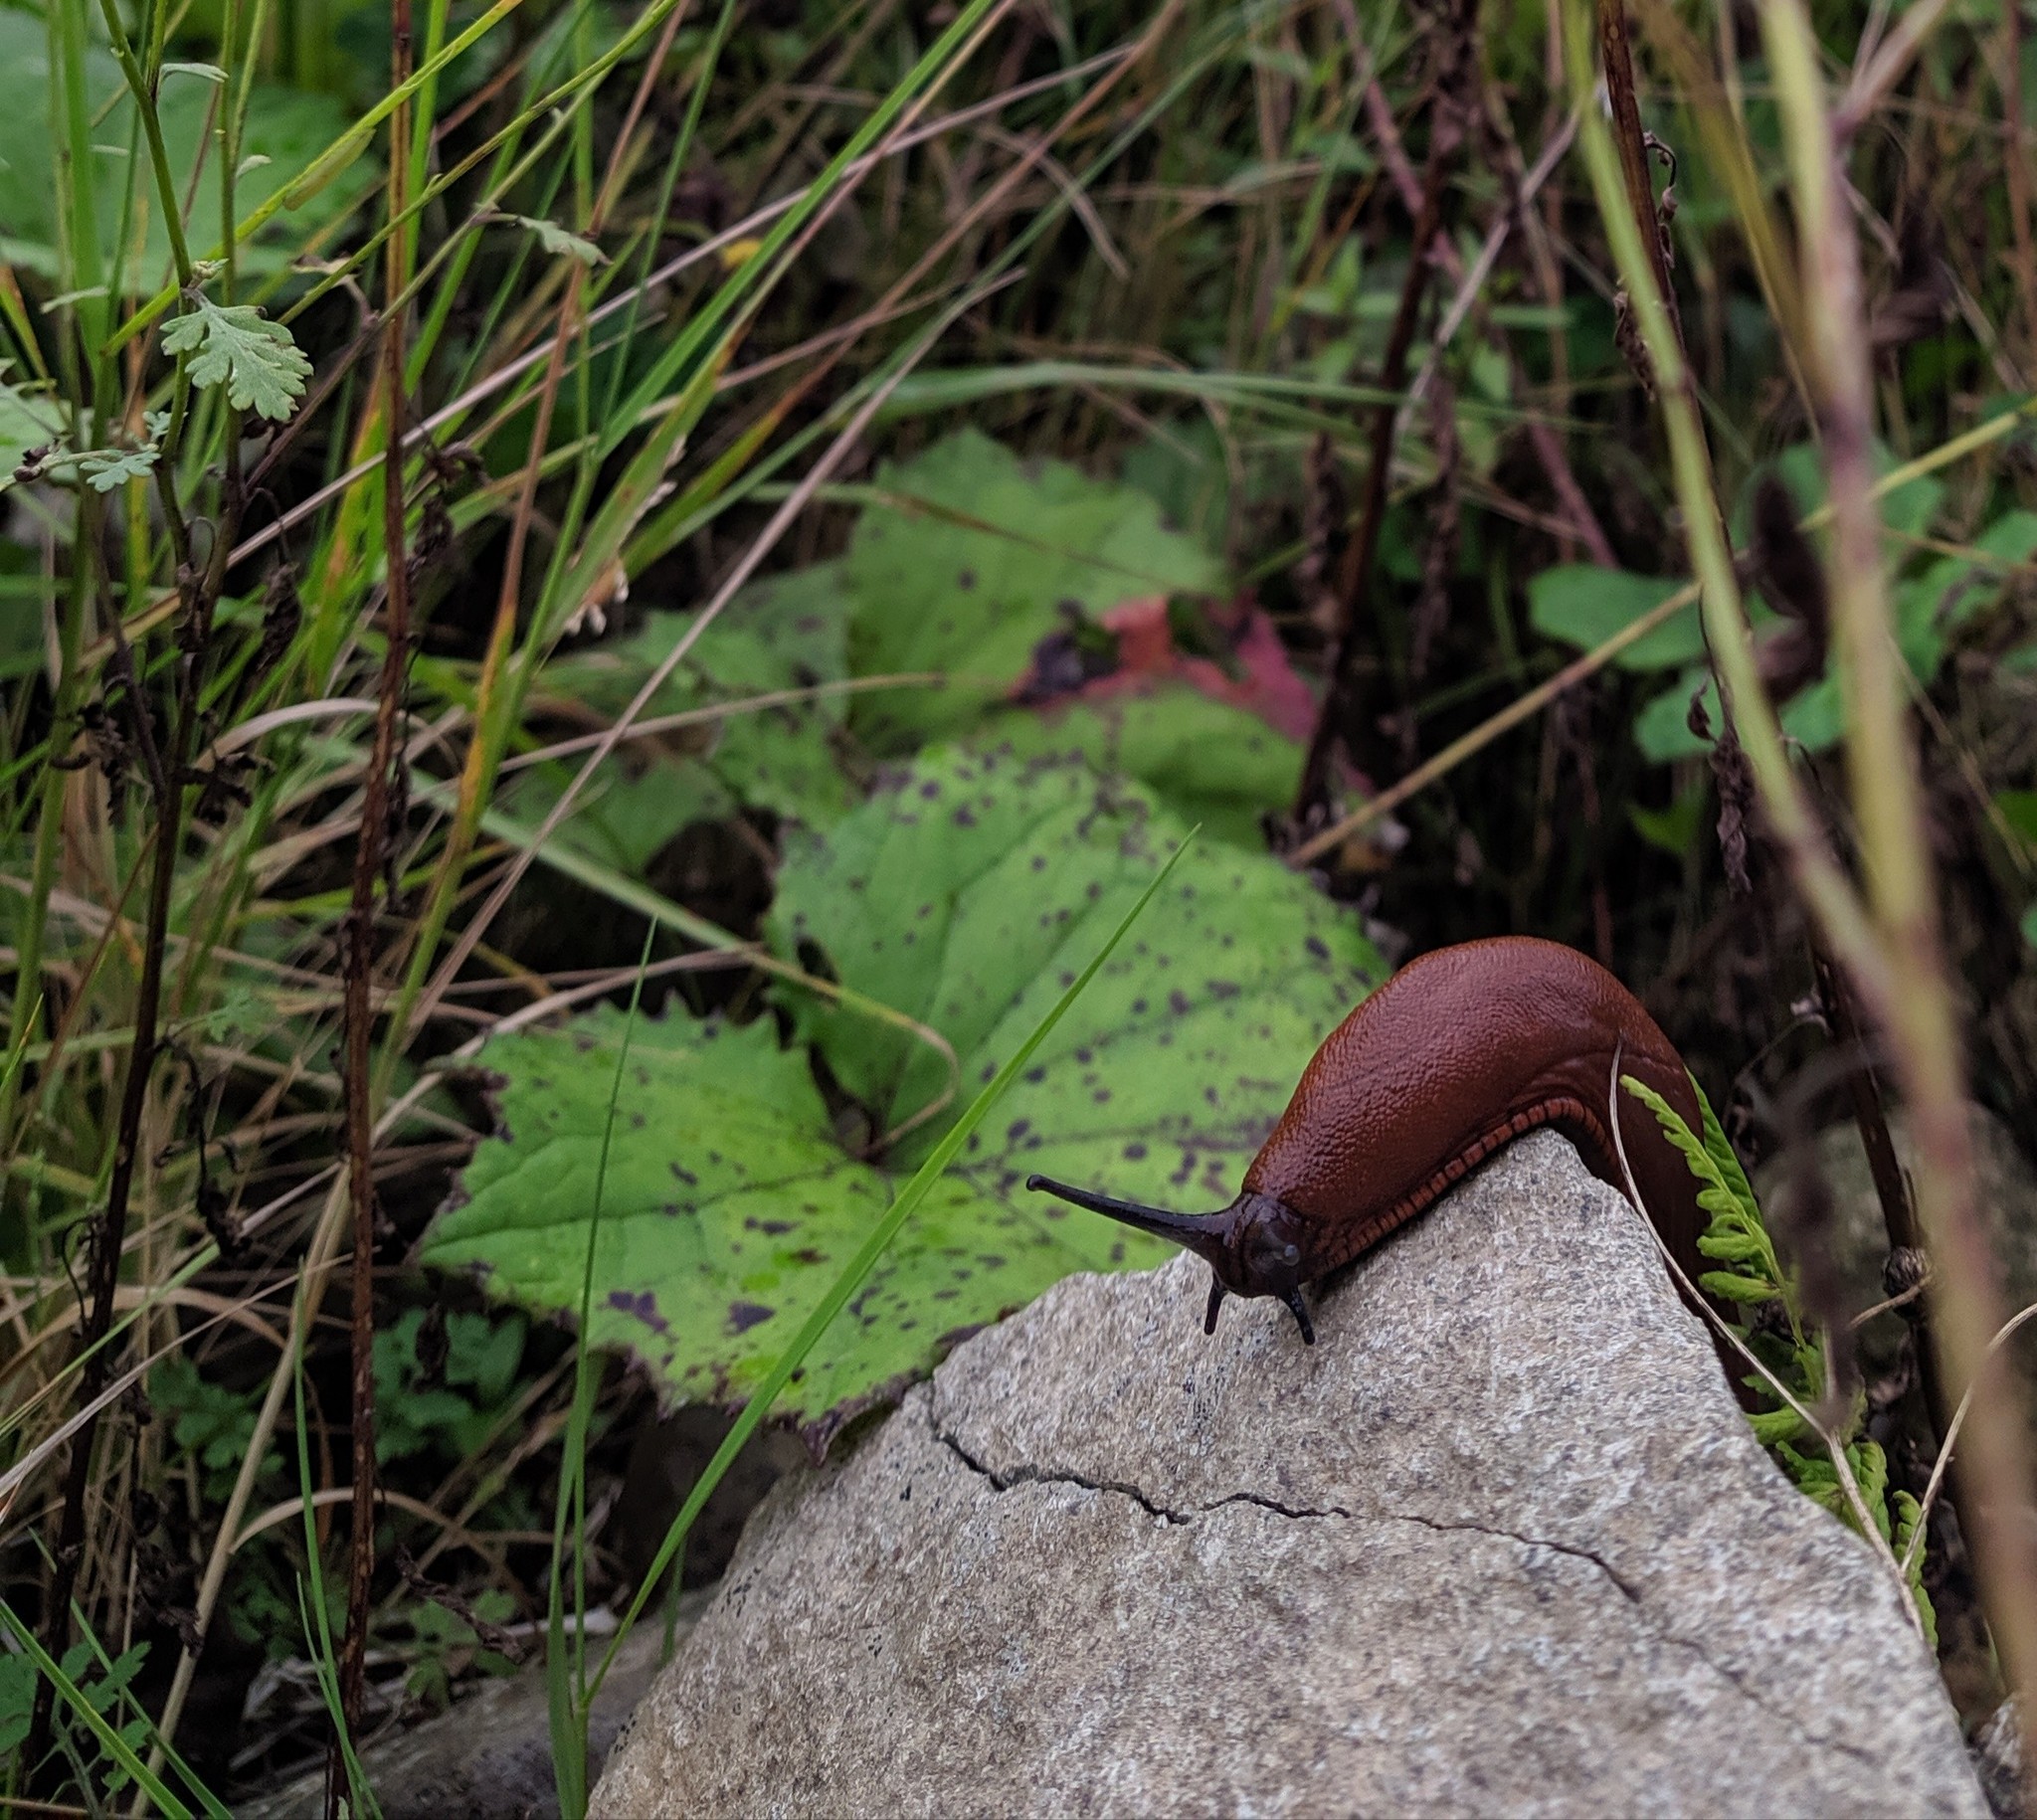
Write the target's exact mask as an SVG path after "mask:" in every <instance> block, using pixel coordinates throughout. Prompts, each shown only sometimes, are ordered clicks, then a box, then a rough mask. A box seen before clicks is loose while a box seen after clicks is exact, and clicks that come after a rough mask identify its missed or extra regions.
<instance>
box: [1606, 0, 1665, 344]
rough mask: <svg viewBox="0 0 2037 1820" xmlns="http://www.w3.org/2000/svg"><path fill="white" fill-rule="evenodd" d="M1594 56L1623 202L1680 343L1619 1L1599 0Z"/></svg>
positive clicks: (1624, 8) (1638, 101) (1629, 52)
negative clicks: (1629, 208) (1608, 104)
mask: <svg viewBox="0 0 2037 1820" xmlns="http://www.w3.org/2000/svg"><path fill="white" fill-rule="evenodd" d="M1598 56H1599V61H1600V64H1601V67H1602V68H1603V70H1604V74H1605V92H1606V97H1607V99H1608V100H1609V101H1610V102H1611V105H1612V143H1613V149H1614V150H1616V151H1617V152H1618V153H1619V170H1620V175H1621V176H1622V177H1623V178H1625V180H1626V186H1627V200H1628V202H1629V203H1631V204H1632V205H1633V211H1634V221H1635V223H1636V224H1637V225H1638V226H1639V228H1640V230H1641V244H1642V246H1643V247H1645V248H1646V249H1647V253H1648V265H1649V268H1650V270H1651V271H1653V273H1655V286H1656V288H1657V289H1658V290H1659V291H1660V292H1661V293H1662V300H1663V302H1664V304H1665V305H1666V306H1667V308H1668V310H1669V319H1670V321H1671V323H1673V324H1674V325H1675V328H1676V336H1677V339H1678V340H1679V341H1681V340H1682V339H1683V323H1682V321H1681V320H1680V318H1679V317H1678V315H1677V309H1676V287H1675V285H1673V284H1672V283H1671V282H1670V281H1669V255H1668V253H1667V252H1666V251H1665V249H1664V248H1663V245H1662V231H1661V228H1660V226H1659V225H1658V224H1657V221H1656V218H1655V183H1654V180H1653V179H1652V178H1651V177H1650V176H1649V175H1648V146H1647V141H1646V138H1645V137H1644V135H1643V133H1642V130H1641V103H1640V100H1639V98H1638V97H1637V96H1636V94H1635V92H1634V55H1633V50H1632V47H1631V46H1630V45H1629V44H1628V42H1627V11H1626V7H1625V6H1624V5H1623V4H1622V3H1621V0H1598Z"/></svg>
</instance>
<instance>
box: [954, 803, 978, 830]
mask: <svg viewBox="0 0 2037 1820" xmlns="http://www.w3.org/2000/svg"><path fill="white" fill-rule="evenodd" d="M955 825H956V826H957V827H974V826H975V825H976V813H975V811H973V810H972V809H971V808H970V807H969V805H968V804H967V803H965V804H963V806H962V807H961V808H960V809H958V810H957V811H956V812H955Z"/></svg>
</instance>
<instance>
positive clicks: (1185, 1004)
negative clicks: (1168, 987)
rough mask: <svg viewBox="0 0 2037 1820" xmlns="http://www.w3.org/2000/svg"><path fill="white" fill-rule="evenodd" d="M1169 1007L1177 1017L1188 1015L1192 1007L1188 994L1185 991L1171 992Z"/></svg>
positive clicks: (1168, 998) (1168, 1001)
mask: <svg viewBox="0 0 2037 1820" xmlns="http://www.w3.org/2000/svg"><path fill="white" fill-rule="evenodd" d="M1167 1008H1168V1009H1169V1010H1171V1011H1172V1012H1173V1013H1174V1014H1175V1015H1176V1016H1177V1017H1186V1016H1187V1015H1188V1014H1189V1011H1190V1008H1191V1007H1190V1004H1189V996H1188V994H1187V993H1184V992H1172V993H1169V994H1168V995H1167Z"/></svg>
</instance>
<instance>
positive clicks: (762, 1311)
mask: <svg viewBox="0 0 2037 1820" xmlns="http://www.w3.org/2000/svg"><path fill="white" fill-rule="evenodd" d="M777 1313H778V1310H777V1309H775V1308H766V1307H764V1306H763V1304H761V1303H758V1302H731V1303H730V1304H729V1305H728V1331H729V1332H730V1333H731V1334H747V1333H748V1332H749V1331H750V1329H751V1328H753V1327H755V1326H756V1325H757V1323H758V1322H760V1321H769V1320H770V1319H771V1317H772V1316H773V1315H775V1314H777Z"/></svg>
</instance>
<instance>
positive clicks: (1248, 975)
mask: <svg viewBox="0 0 2037 1820" xmlns="http://www.w3.org/2000/svg"><path fill="white" fill-rule="evenodd" d="M1182 832H1183V829H1182V827H1181V824H1180V823H1179V822H1178V821H1176V820H1175V819H1174V818H1173V817H1171V816H1169V815H1167V814H1166V813H1165V812H1164V811H1163V810H1161V809H1160V808H1158V806H1156V805H1155V804H1154V802H1153V800H1152V798H1151V797H1150V796H1148V795H1147V794H1146V793H1145V792H1144V791H1142V790H1139V789H1137V788H1136V787H1135V786H1132V785H1128V784H1119V783H1115V782H1112V781H1110V780H1101V779H1099V778H1097V777H1096V775H1095V774H1094V773H1093V772H1091V771H1090V770H1089V768H1088V767H1087V766H1086V765H1083V764H1080V763H1078V762H1075V761H1072V760H1067V759H1052V758H1046V759H1026V758H1021V757H1019V756H1018V755H1016V754H1013V753H1009V752H997V753H989V754H981V755H978V754H969V753H956V752H953V751H949V752H942V753H936V754H933V755H931V756H929V757H928V758H927V759H926V760H925V761H923V762H922V763H921V764H920V765H918V766H916V767H914V768H913V769H912V770H910V771H909V772H906V773H904V774H902V775H900V776H898V777H896V778H894V779H893V780H892V781H890V783H889V784H888V785H887V786H886V788H884V789H883V790H882V791H880V792H879V794H878V795H877V796H876V797H875V798H873V800H872V801H871V802H869V803H868V804H866V805H864V806H863V808H861V809H860V810H858V811H857V812H856V813H855V815H853V816H851V817H850V818H849V819H847V820H846V821H844V822H843V823H842V824H841V825H840V826H839V827H838V828H837V829H835V830H834V833H833V836H832V837H830V838H829V839H826V840H822V839H820V838H818V837H805V838H800V839H796V840H795V841H794V842H793V843H791V845H790V848H789V853H788V859H787V864H786V867H785V871H784V873H783V874H782V876H781V878H780V880H779V894H778V902H777V904H776V905H775V906H774V908H773V910H772V913H771V916H770V919H769V922H768V925H767V930H768V934H769V936H770V939H771V941H772V943H773V945H774V946H776V947H777V948H778V949H779V950H780V951H781V952H782V953H786V954H799V955H808V956H811V957H815V958H818V959H819V960H820V961H822V962H825V964H826V965H827V966H828V967H829V968H830V969H831V970H832V971H833V974H834V976H835V977H836V978H838V979H839V980H840V981H841V982H842V983H843V984H844V985H847V986H851V987H853V988H855V989H856V990H857V991H858V992H861V993H865V994H867V995H868V996H870V997H871V998H873V999H875V1000H877V1001H880V1002H882V1003H884V1004H888V1005H891V1006H893V1007H894V1008H896V1009H898V1010H901V1011H904V1012H906V1013H907V1014H908V1015H910V1016H912V1017H916V1018H919V1019H922V1020H923V1021H925V1022H927V1023H930V1024H932V1025H933V1026H934V1027H935V1028H936V1029H938V1030H939V1031H940V1032H941V1033H942V1035H943V1036H945V1037H946V1038H947V1039H948V1041H949V1042H951V1043H952V1044H953V1045H954V1048H955V1051H956V1055H957V1057H958V1059H959V1061H960V1064H961V1075H962V1078H961V1093H962V1095H963V1096H964V1097H966V1096H967V1095H968V1094H969V1093H971V1092H974V1091H975V1089H976V1088H977V1086H979V1085H980V1084H981V1083H982V1082H983V1081H985V1080H988V1079H989V1078H990V1076H991V1074H992V1073H993V1072H994V1071H995V1069H996V1066H997V1063H998V1060H999V1059H1000V1058H1001V1057H1002V1056H1003V1055H1005V1054H1008V1053H1010V1051H1011V1049H1012V1047H1013V1046H1014V1044H1015V1043H1016V1042H1017V1040H1018V1039H1019V1035H1022V1033H1023V1032H1024V1031H1026V1030H1029V1029H1030V1028H1031V1027H1032V1025H1033V1024H1034V1023H1035V1022H1036V1021H1037V1020H1038V1018H1039V1016H1040V1014H1041V1012H1042V1011H1043V1010H1044V1008H1045V1007H1046V1006H1047V1005H1048V1004H1050V1003H1051V1002H1052V1001H1053V998H1054V995H1056V994H1057V993H1059V992H1060V991H1061V989H1062V988H1063V987H1064V986H1065V985H1066V984H1067V981H1068V979H1069V978H1070V977H1071V976H1072V974H1073V972H1074V969H1075V968H1076V966H1077V965H1078V964H1079V961H1080V959H1081V957H1082V956H1084V955H1086V954H1088V953H1090V952H1091V951H1092V950H1093V949H1094V948H1095V947H1096V946H1097V943H1098V941H1099V939H1100V935H1101V933H1102V932H1106V931H1108V930H1109V929H1110V928H1111V927H1113V926H1114V924H1115V921H1116V919H1117V918H1118V917H1120V916H1122V915H1123V914H1124V910H1125V907H1126V905H1127V904H1129V903H1130V902H1131V900H1132V899H1133V898H1134V897H1136V896H1137V894H1138V892H1139V891H1140V890H1141V889H1142V888H1143V886H1144V884H1145V882H1146V880H1147V879H1149V878H1150V877H1151V876H1152V873H1153V868H1154V866H1155V864H1156V863H1157V862H1158V859H1159V857H1160V856H1161V855H1163V854H1165V853H1167V852H1169V851H1171V850H1172V848H1173V847H1174V845H1175V844H1176V843H1177V842H1178V840H1179V839H1180V837H1181V834H1182ZM1384 972H1385V969H1384V967H1383V965H1382V964H1381V962H1380V960H1379V957H1378V955H1377V953H1376V952H1375V951H1374V950H1373V948H1372V946H1371V944H1370V943H1369V942H1367V941H1366V940H1365V938H1364V937H1363V935H1361V934H1360V933H1359V931H1358V927H1357V922H1356V919H1355V918H1354V917H1352V916H1351V915H1350V914H1349V913H1348V912H1346V911H1343V910H1340V909H1339V908H1338V907H1336V906H1335V905H1333V904H1330V903H1328V902H1326V901H1325V900H1324V899H1323V897H1322V896H1321V894H1320V893H1319V892H1317V891H1316V890H1314V889H1313V888H1312V887H1311V886H1310V885H1309V884H1308V882H1307V881H1306V880H1304V879H1302V878H1299V877H1297V876H1296V875H1295V874H1294V873H1293V872H1292V871H1290V870H1289V869H1288V868H1287V867H1286V866H1284V865H1281V864H1280V863H1278V862H1277V861H1275V860H1272V859H1269V858H1265V857H1263V856H1260V855H1255V854H1248V853H1241V852H1237V851H1235V850H1223V849H1217V848H1213V847H1212V848H1210V849H1209V850H1207V851H1198V852H1196V853H1192V854H1191V855H1190V856H1189V858H1188V859H1187V860H1185V861H1184V862H1183V864H1182V865H1181V867H1180V869H1179V870H1178V872H1177V873H1176V875H1175V877H1174V879H1173V880H1171V881H1170V883H1169V887H1168V889H1167V890H1166V891H1165V892H1163V893H1162V895H1161V896H1160V897H1159V898H1158V899H1156V900H1155V902H1154V904H1153V906H1152V908H1151V909H1150V910H1149V911H1148V912H1147V914H1146V917H1145V919H1144V920H1143V921H1142V923H1141V924H1140V926H1139V928H1138V930H1137V931H1136V933H1135V934H1134V936H1133V938H1132V939H1131V940H1130V941H1128V942H1127V943H1126V944H1125V946H1124V947H1123V949H1121V950H1120V951H1119V953H1118V954H1117V955H1115V956H1114V957H1113V958H1112V960H1111V961H1110V963H1109V965H1108V966H1106V967H1105V968H1104V970H1103V972H1102V973H1101V974H1100V975H1099V976H1098V977H1097V979H1096V980H1095V982H1094V983H1093V984H1092V985H1091V986H1090V988H1089V991H1088V992H1087V993H1086V994H1085V995H1084V996H1083V1000H1082V1002H1081V1003H1080V1004H1079V1005H1077V1006H1076V1007H1075V1009H1074V1010H1073V1011H1071V1012H1070V1013H1069V1014H1068V1016H1067V1017H1066V1018H1065V1019H1064V1020H1063V1021H1062V1023H1061V1024H1060V1026H1059V1027H1058V1028H1057V1029H1056V1030H1055V1031H1054V1033H1053V1035H1052V1036H1051V1037H1050V1038H1049V1039H1048V1041H1047V1043H1046V1045H1045V1046H1044V1047H1043V1048H1042V1049H1041V1050H1040V1052H1039V1054H1038V1055H1037V1056H1036V1057H1035V1058H1034V1063H1033V1066H1032V1068H1031V1069H1030V1070H1028V1072H1027V1074H1026V1077H1025V1078H1024V1079H1023V1080H1022V1081H1020V1082H1019V1084H1018V1085H1016V1086H1015V1087H1014V1088H1013V1089H1012V1091H1011V1093H1010V1094H1009V1095H1008V1096H1007V1098H1006V1101H1005V1105H1004V1109H1003V1111H1002V1112H1001V1115H1000V1117H1001V1119H1003V1120H1004V1122H1005V1127H1006V1128H1005V1129H1004V1130H1003V1131H1002V1132H999V1133H995V1134H993V1133H981V1134H979V1135H978V1141H977V1143H976V1145H975V1147H974V1148H972V1150H971V1151H969V1152H968V1153H966V1155H967V1156H968V1158H969V1162H968V1163H967V1165H966V1166H965V1167H966V1168H967V1169H969V1170H970V1171H972V1172H975V1173H977V1174H979V1175H980V1176H982V1177H983V1178H984V1179H986V1180H1000V1181H1002V1180H1005V1179H1016V1178H1017V1177H1019V1176H1021V1175H1022V1174H1023V1173H1024V1172H1025V1171H1027V1170H1032V1169H1038V1170H1042V1171H1044V1172H1046V1173H1048V1174H1052V1175H1061V1176H1068V1175H1073V1176H1075V1177H1077V1178H1078V1179H1080V1180H1082V1181H1084V1182H1093V1183H1097V1184H1098V1185H1100V1186H1103V1187H1105V1188H1107V1189H1108V1190H1109V1191H1111V1192H1115V1193H1122V1194H1129V1195H1134V1196H1140V1197H1144V1198H1148V1199H1157V1200H1164V1201H1168V1202H1170V1203H1172V1204H1192V1205H1193V1204H1196V1203H1197V1202H1198V1201H1201V1202H1202V1203H1203V1204H1204V1205H1208V1204H1216V1203H1220V1202H1224V1201H1228V1200H1229V1199H1230V1197H1231V1196H1232V1194H1234V1193H1235V1192H1236V1190H1237V1183H1238V1179H1239V1177H1240V1175H1241V1174H1242V1172H1243V1165H1244V1163H1245V1162H1246V1161H1248V1160H1249V1158H1250V1156H1251V1155H1252V1153H1253V1152H1254V1151H1256V1149H1257V1148H1258V1146H1259V1144H1260V1143H1261V1142H1262V1141H1263V1139H1264V1137H1265V1134H1266V1133H1267V1131H1269V1130H1270V1129H1271V1127H1272V1124H1273V1122H1274V1120H1275V1119H1276V1118H1277V1117H1278V1116H1279V1113H1280V1110H1281V1108H1282V1107H1283V1106H1284V1105H1285V1104H1286V1101H1287V1098H1288V1096H1289V1094H1290V1093H1291V1092H1292V1091H1293V1087H1294V1082H1295V1080H1296V1078H1297V1077H1298V1076H1299V1074H1300V1071H1301V1066H1302V1064H1303V1062H1305V1061H1306V1060H1307V1058H1308V1056H1309V1055H1310V1054H1311V1053H1312V1052H1313V1051H1314V1049H1315V1047H1316V1045H1317V1043H1319V1042H1320V1041H1321V1040H1322V1038H1323V1036H1324V1035H1326V1034H1327V1033H1328V1031H1329V1030H1330V1029H1331V1028H1332V1027H1333V1026H1334V1025H1335V1024H1336V1023H1337V1022H1338V1020H1339V1019H1341V1018H1342V1017H1343V1016H1344V1014H1345V1013H1346V1012H1347V1011H1349V1010H1350V1008H1351V1006H1352V1005H1353V1004H1354V1003H1356V1002H1357V1001H1358V1000H1359V999H1360V998H1362V997H1363V996H1364V994H1365V992H1366V991H1367V990H1368V989H1369V988H1370V987H1371V986H1372V985H1374V984H1376V983H1377V982H1378V981H1379V980H1380V979H1381V978H1382V977H1383V975H1384ZM796 1009H797V1011H798V1014H799V1016H800V1019H801V1029H802V1031H803V1032H804V1033H806V1034H808V1035H810V1036H811V1037H812V1039H813V1040H814V1041H815V1042H816V1043H817V1044H818V1045H819V1047H820V1050H821V1052H822V1054H823V1056H824V1057H825V1059H826V1060H827V1062H828V1064H829V1066H830V1068H831V1069H832V1070H833V1074H834V1077H835V1079H836V1080H838V1081H839V1082H840V1083H841V1084H842V1086H843V1087H844V1088H845V1089H846V1090H847V1091H848V1092H850V1093H852V1094H853V1095H854V1096H855V1097H856V1098H858V1099H859V1100H861V1101H862V1102H863V1104H864V1105H866V1106H867V1107H869V1108H870V1109H871V1111H872V1113H873V1114H874V1115H875V1117H876V1118H877V1119H878V1121H879V1122H880V1124H881V1125H882V1126H884V1127H890V1126H894V1125H897V1124H899V1123H902V1122H903V1121H904V1120H905V1119H906V1118H907V1117H909V1116H912V1115H915V1114H917V1113H919V1112H921V1111H923V1110H924V1109H925V1108H926V1107H927V1106H929V1105H930V1104H932V1103H933V1102H934V1101H935V1100H936V1099H938V1098H939V1097H940V1096H941V1095H942V1094H943V1092H944V1091H945V1090H946V1088H947V1085H948V1071H947V1068H946V1066H945V1064H944V1063H943V1061H942V1059H941V1057H940V1056H939V1055H938V1054H937V1053H936V1052H935V1051H933V1050H932V1049H931V1048H929V1047H928V1046H927V1045H926V1044H925V1043H923V1042H919V1041H916V1040H915V1039H914V1038H913V1037H912V1036H911V1035H910V1034H909V1033H907V1032H905V1031H901V1030H898V1029H896V1028H893V1027H890V1026H887V1025H884V1024H880V1023H877V1022H875V1021H873V1020H872V1019H870V1018H869V1017H867V1016H862V1015H857V1014H855V1013H853V1012H851V1011H849V1010H846V1009H840V1008H836V1007H834V1006H833V1005H830V1004H826V1003H823V1002H821V1001H818V1000H816V999H814V998H812V997H810V996H799V997H798V998H797V1001H796ZM952 1111H953V1108H952V1107H951V1108H950V1115H949V1116H952ZM941 1128H942V1125H941V1121H940V1120H934V1121H932V1122H930V1123H929V1124H927V1125H923V1126H921V1127H920V1128H919V1129H918V1130H917V1131H915V1132H914V1133H913V1134H912V1135H911V1137H910V1138H908V1139H907V1140H906V1141H905V1143H904V1145H903V1146H902V1147H901V1150H902V1157H901V1161H907V1160H910V1159H911V1158H912V1157H913V1156H914V1155H915V1154H916V1152H917V1149H918V1148H920V1147H923V1146H925V1145H926V1144H928V1143H930V1142H931V1141H932V1138H933V1136H934V1135H935V1134H936V1133H937V1132H938V1131H939V1130H940V1129H941Z"/></svg>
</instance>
